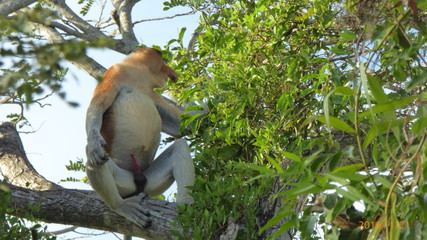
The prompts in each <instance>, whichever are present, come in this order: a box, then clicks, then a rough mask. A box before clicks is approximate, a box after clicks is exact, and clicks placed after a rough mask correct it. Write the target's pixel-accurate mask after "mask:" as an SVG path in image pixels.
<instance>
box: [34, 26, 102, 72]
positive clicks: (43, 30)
mask: <svg viewBox="0 0 427 240" xmlns="http://www.w3.org/2000/svg"><path fill="white" fill-rule="evenodd" d="M33 25H34V26H35V28H36V29H38V30H39V32H40V34H41V35H43V36H44V37H45V38H46V39H47V40H48V41H49V42H51V43H63V42H65V40H64V38H63V37H62V35H61V34H60V33H59V32H58V31H57V30H56V29H54V28H52V27H49V26H45V25H43V24H40V23H33ZM67 61H69V62H70V63H72V64H73V65H75V66H77V67H78V68H80V69H82V70H84V71H86V72H87V73H89V74H90V75H91V76H92V77H94V78H95V79H98V78H100V77H101V76H102V74H103V73H104V72H105V70H106V69H105V68H104V67H103V66H102V65H101V64H99V63H98V62H97V61H95V60H93V59H92V58H90V57H88V56H86V55H84V56H82V57H80V58H79V59H77V60H70V59H67Z"/></svg>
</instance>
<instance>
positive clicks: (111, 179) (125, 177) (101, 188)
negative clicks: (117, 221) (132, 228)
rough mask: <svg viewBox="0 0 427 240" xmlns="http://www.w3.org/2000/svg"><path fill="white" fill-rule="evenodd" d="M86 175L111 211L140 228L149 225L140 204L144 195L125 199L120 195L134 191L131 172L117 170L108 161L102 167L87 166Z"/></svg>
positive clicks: (117, 168)
mask: <svg viewBox="0 0 427 240" xmlns="http://www.w3.org/2000/svg"><path fill="white" fill-rule="evenodd" d="M86 173H87V176H88V178H89V182H90V184H91V185H92V188H93V189H94V190H95V191H96V192H97V193H98V194H99V195H100V196H101V198H102V199H103V200H104V202H105V203H106V204H107V205H108V206H109V207H110V208H111V209H112V210H113V211H115V212H117V213H118V214H119V215H121V216H123V217H125V218H127V219H128V220H130V221H132V222H134V223H135V224H137V225H139V226H140V227H145V226H147V225H149V222H150V221H149V218H148V217H147V216H148V213H147V211H145V209H144V208H143V207H142V206H141V204H140V203H141V201H142V199H143V198H145V197H146V194H144V193H141V194H139V195H136V196H133V197H130V198H127V199H123V198H122V197H121V195H120V193H121V194H123V195H124V194H126V193H132V192H134V191H135V190H136V186H135V183H134V182H133V174H132V173H131V172H129V171H127V170H124V169H121V168H119V167H118V166H117V165H116V164H115V163H114V162H113V161H112V160H111V159H110V160H108V161H107V162H105V164H102V165H96V166H91V165H88V166H87V170H86ZM119 189H120V192H119Z"/></svg>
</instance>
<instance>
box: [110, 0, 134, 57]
mask: <svg viewBox="0 0 427 240" xmlns="http://www.w3.org/2000/svg"><path fill="white" fill-rule="evenodd" d="M138 1H139V0H112V3H113V6H114V8H115V13H113V15H114V14H116V13H117V15H118V19H117V20H118V22H117V25H118V26H119V30H120V33H121V34H122V39H121V40H120V42H121V44H122V45H123V47H124V48H125V49H126V50H128V51H129V53H130V52H132V51H134V50H135V48H136V46H137V45H138V44H139V42H138V40H137V39H136V36H135V32H134V31H133V24H132V15H131V13H132V8H133V6H135V4H136V3H137V2H138Z"/></svg>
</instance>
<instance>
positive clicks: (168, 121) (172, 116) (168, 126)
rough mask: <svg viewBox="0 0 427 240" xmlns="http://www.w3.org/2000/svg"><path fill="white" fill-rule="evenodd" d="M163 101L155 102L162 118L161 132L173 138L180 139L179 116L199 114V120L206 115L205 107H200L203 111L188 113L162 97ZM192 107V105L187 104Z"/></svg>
mask: <svg viewBox="0 0 427 240" xmlns="http://www.w3.org/2000/svg"><path fill="white" fill-rule="evenodd" d="M162 98H163V100H164V101H161V102H157V103H156V107H157V110H158V111H159V114H160V117H161V118H162V132H164V133H167V134H169V135H171V136H173V137H176V138H177V137H180V136H179V130H180V124H181V120H180V119H179V116H180V115H182V114H184V113H185V114H189V115H196V114H200V116H199V118H202V117H203V116H204V115H206V113H207V112H208V111H207V109H208V108H207V106H206V105H204V104H203V105H201V106H202V107H203V109H204V110H203V111H199V110H194V111H190V112H184V108H183V107H182V106H179V105H178V104H176V103H175V102H174V101H172V100H170V99H168V98H165V97H162ZM188 105H193V104H188Z"/></svg>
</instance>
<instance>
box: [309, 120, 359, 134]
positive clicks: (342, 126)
mask: <svg viewBox="0 0 427 240" xmlns="http://www.w3.org/2000/svg"><path fill="white" fill-rule="evenodd" d="M317 120H318V121H320V122H322V123H324V124H326V125H328V126H331V127H334V128H336V129H338V130H341V131H344V132H348V133H351V134H354V133H356V131H355V130H354V129H353V128H352V127H350V126H349V125H348V124H347V123H346V122H344V121H343V120H341V119H339V118H336V117H332V116H329V124H328V123H327V120H326V117H325V116H318V117H317Z"/></svg>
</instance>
